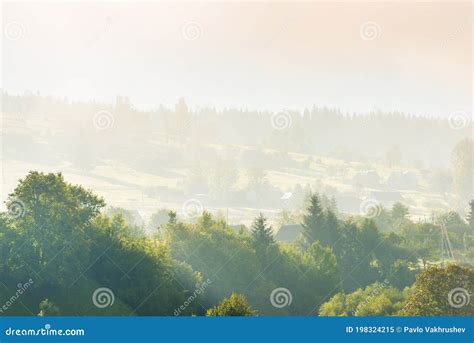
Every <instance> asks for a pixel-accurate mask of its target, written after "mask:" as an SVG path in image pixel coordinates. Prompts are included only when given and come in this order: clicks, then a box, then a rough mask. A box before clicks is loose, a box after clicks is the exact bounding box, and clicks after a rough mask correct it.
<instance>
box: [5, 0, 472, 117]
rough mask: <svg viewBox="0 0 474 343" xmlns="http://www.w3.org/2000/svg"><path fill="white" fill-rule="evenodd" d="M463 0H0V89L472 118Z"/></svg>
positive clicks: (467, 7) (142, 104)
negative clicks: (73, 0) (452, 0)
mask: <svg viewBox="0 0 474 343" xmlns="http://www.w3.org/2000/svg"><path fill="white" fill-rule="evenodd" d="M472 19H473V12H472V3H471V2H464V3H449V2H446V3H442V2H418V3H407V2H380V3H378V2H369V3H362V2H355V1H351V2H338V3H331V2H301V3H298V2H271V1H266V2H243V1H239V2H225V3H224V2H179V3H173V2H128V1H120V2H103V1H102V2H94V1H92V2H80V3H71V2H68V3H66V2H58V1H56V2H36V3H32V2H25V3H18V2H6V3H3V4H2V29H3V35H2V52H1V56H2V78H1V80H2V89H3V90H4V91H8V92H11V93H23V92H25V91H30V92H35V93H36V92H39V93H40V94H42V95H55V96H67V97H68V98H70V99H72V100H84V101H88V100H93V99H94V100H98V101H105V102H113V101H114V99H115V97H116V95H117V94H120V95H125V96H128V97H129V98H130V100H131V101H132V102H133V103H134V104H135V105H136V106H137V107H139V108H154V107H157V106H158V105H160V104H164V105H165V106H173V105H174V104H175V103H176V102H177V100H178V98H180V97H184V98H185V99H186V101H187V102H188V104H189V105H190V106H192V107H195V108H198V107H204V106H213V107H217V108H224V107H237V108H247V109H259V110H271V111H280V110H283V109H303V108H307V107H311V106H313V105H316V106H328V107H337V108H340V109H341V110H343V111H345V112H350V113H353V112H356V113H363V112H367V111H370V110H374V109H380V110H385V111H393V110H398V111H403V112H406V113H411V114H414V115H429V116H448V115H449V114H450V113H452V112H455V111H464V112H466V113H468V114H470V115H472V96H473V92H472V76H473V75H472Z"/></svg>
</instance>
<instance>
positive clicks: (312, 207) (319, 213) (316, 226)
mask: <svg viewBox="0 0 474 343" xmlns="http://www.w3.org/2000/svg"><path fill="white" fill-rule="evenodd" d="M325 222H326V220H325V218H324V211H323V208H322V206H321V201H320V199H319V196H318V195H317V194H312V195H311V196H310V198H309V206H308V208H307V212H306V214H305V215H304V216H303V223H302V226H303V236H304V238H305V240H306V242H307V243H308V244H311V243H313V242H315V241H317V240H320V238H321V230H323V229H324V228H323V227H324V225H325Z"/></svg>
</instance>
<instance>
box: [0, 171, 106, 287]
mask: <svg viewBox="0 0 474 343" xmlns="http://www.w3.org/2000/svg"><path fill="white" fill-rule="evenodd" d="M18 204H20V205H21V207H22V208H23V209H22V210H23V213H22V215H19V216H15V218H14V220H13V221H12V226H13V227H14V228H15V230H16V231H17V232H18V233H19V234H20V235H22V236H23V238H25V239H26V240H28V241H29V242H30V243H31V245H32V247H33V251H32V253H33V254H34V256H36V260H37V261H38V262H37V264H38V265H39V270H41V271H42V272H43V273H44V274H47V275H48V276H47V277H45V279H47V280H48V281H50V282H53V283H59V284H67V283H68V282H71V281H72V280H74V279H75V278H76V277H77V273H78V271H79V270H81V269H82V268H85V267H86V264H87V262H88V259H89V246H90V243H89V242H88V241H89V239H90V238H89V237H88V235H87V234H85V232H86V230H87V228H88V226H89V225H90V222H91V220H92V219H93V218H94V217H95V216H97V215H98V214H99V211H100V209H101V208H102V207H103V206H104V205H105V203H104V201H103V200H102V199H101V198H99V197H97V196H96V195H94V194H93V193H91V192H90V191H87V190H85V189H84V188H82V187H81V186H75V185H71V184H69V183H66V182H65V181H64V178H63V176H62V175H61V174H60V173H59V174H43V173H39V172H36V171H34V172H30V173H29V174H28V175H27V176H26V177H25V178H24V179H23V180H20V183H19V184H18V186H17V187H16V188H15V190H14V192H13V193H12V194H10V196H9V198H8V200H7V208H14V207H15V206H19V205H18ZM30 256H31V253H30Z"/></svg>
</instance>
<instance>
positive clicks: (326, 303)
mask: <svg viewBox="0 0 474 343" xmlns="http://www.w3.org/2000/svg"><path fill="white" fill-rule="evenodd" d="M321 199H322V196H321V195H319V194H317V193H309V194H307V196H306V197H305V199H304V203H303V204H302V206H303V207H304V215H303V216H302V217H301V222H300V224H301V226H302V228H303V230H302V234H301V235H300V236H299V237H298V239H297V240H296V241H294V242H292V243H282V242H277V241H276V240H275V237H274V230H273V229H272V228H271V227H270V225H269V224H268V221H267V218H266V216H265V213H261V214H260V215H258V216H257V217H256V218H255V219H254V221H253V223H252V225H251V226H250V227H249V228H246V227H245V226H241V227H240V229H238V230H236V229H235V228H232V227H231V226H230V225H229V224H228V223H227V221H226V219H225V218H224V217H223V216H215V215H211V214H210V212H208V211H206V210H205V209H204V210H203V211H202V212H200V213H199V215H198V217H197V219H196V220H194V221H191V222H190V221H185V220H183V219H182V218H183V217H182V215H181V214H180V213H177V212H176V211H171V210H170V211H168V212H167V220H166V221H165V222H162V223H161V224H157V225H155V226H154V227H153V230H152V232H151V233H149V232H148V233H145V230H144V225H137V224H135V223H132V222H130V221H129V220H127V217H126V215H124V213H125V214H126V211H121V210H119V209H116V211H114V212H113V213H110V211H109V212H107V211H106V210H105V206H106V203H105V200H104V199H102V198H101V197H99V196H97V195H96V194H94V193H93V192H92V191H90V190H87V189H85V188H83V187H81V186H78V185H73V184H71V183H68V182H67V181H66V180H65V179H64V177H63V175H62V174H60V173H57V174H54V173H40V172H36V171H31V172H30V173H28V175H26V176H25V177H24V178H23V179H21V180H20V181H19V183H18V184H17V186H16V188H15V189H14V191H13V192H12V193H11V194H10V195H9V197H8V199H7V201H6V208H7V210H6V211H5V212H3V213H1V214H0V255H1V257H0V277H1V279H0V314H1V315H139V316H147V315H159V316H173V315H175V316H178V315H182V316H190V315H198V316H202V315H208V316H253V315H321V316H347V315H356V316H357V315H364V316H366V315H455V316H465V315H474V303H473V302H472V301H471V299H470V297H471V294H472V292H473V290H474V269H473V268H472V258H473V255H474V249H473V244H472V243H473V240H474V235H473V230H474V201H471V202H470V204H469V205H470V211H469V213H468V215H467V216H466V217H461V216H460V215H459V214H457V213H456V212H449V213H446V214H444V215H442V216H439V217H437V218H434V219H433V220H432V221H425V222H422V221H419V222H413V221H412V220H410V218H409V216H408V209H407V208H406V207H405V206H404V205H403V204H401V203H397V204H395V205H394V206H393V207H392V208H391V209H388V210H384V211H383V212H380V213H378V214H377V216H370V218H367V217H364V216H341V215H340V214H339V213H338V212H337V206H336V208H335V207H334V206H326V205H325V204H324V202H322V201H321ZM333 205H334V204H333ZM380 225H385V226H393V228H392V229H391V230H388V231H381V230H380V229H379V226H380ZM460 251H463V252H464V256H463V257H462V258H460V257H459V252H460ZM444 253H447V255H446V256H443V254H444Z"/></svg>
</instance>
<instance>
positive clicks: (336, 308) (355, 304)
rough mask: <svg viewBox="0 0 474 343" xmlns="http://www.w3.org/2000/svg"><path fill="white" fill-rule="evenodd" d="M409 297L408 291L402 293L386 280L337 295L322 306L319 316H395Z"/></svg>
mask: <svg viewBox="0 0 474 343" xmlns="http://www.w3.org/2000/svg"><path fill="white" fill-rule="evenodd" d="M407 296H408V289H407V290H406V291H403V292H401V291H399V290H398V289H396V288H394V287H391V286H390V283H389V282H388V280H384V281H383V282H376V283H374V284H371V285H369V286H367V287H366V288H365V289H361V288H359V289H358V290H356V291H355V292H352V293H350V294H344V293H338V294H336V295H335V296H333V297H332V298H331V299H330V300H329V301H328V302H326V303H324V304H323V305H322V306H321V308H320V311H319V315H321V316H393V315H397V313H398V312H399V311H400V310H401V309H402V307H403V304H404V301H405V300H406V297H407Z"/></svg>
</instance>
